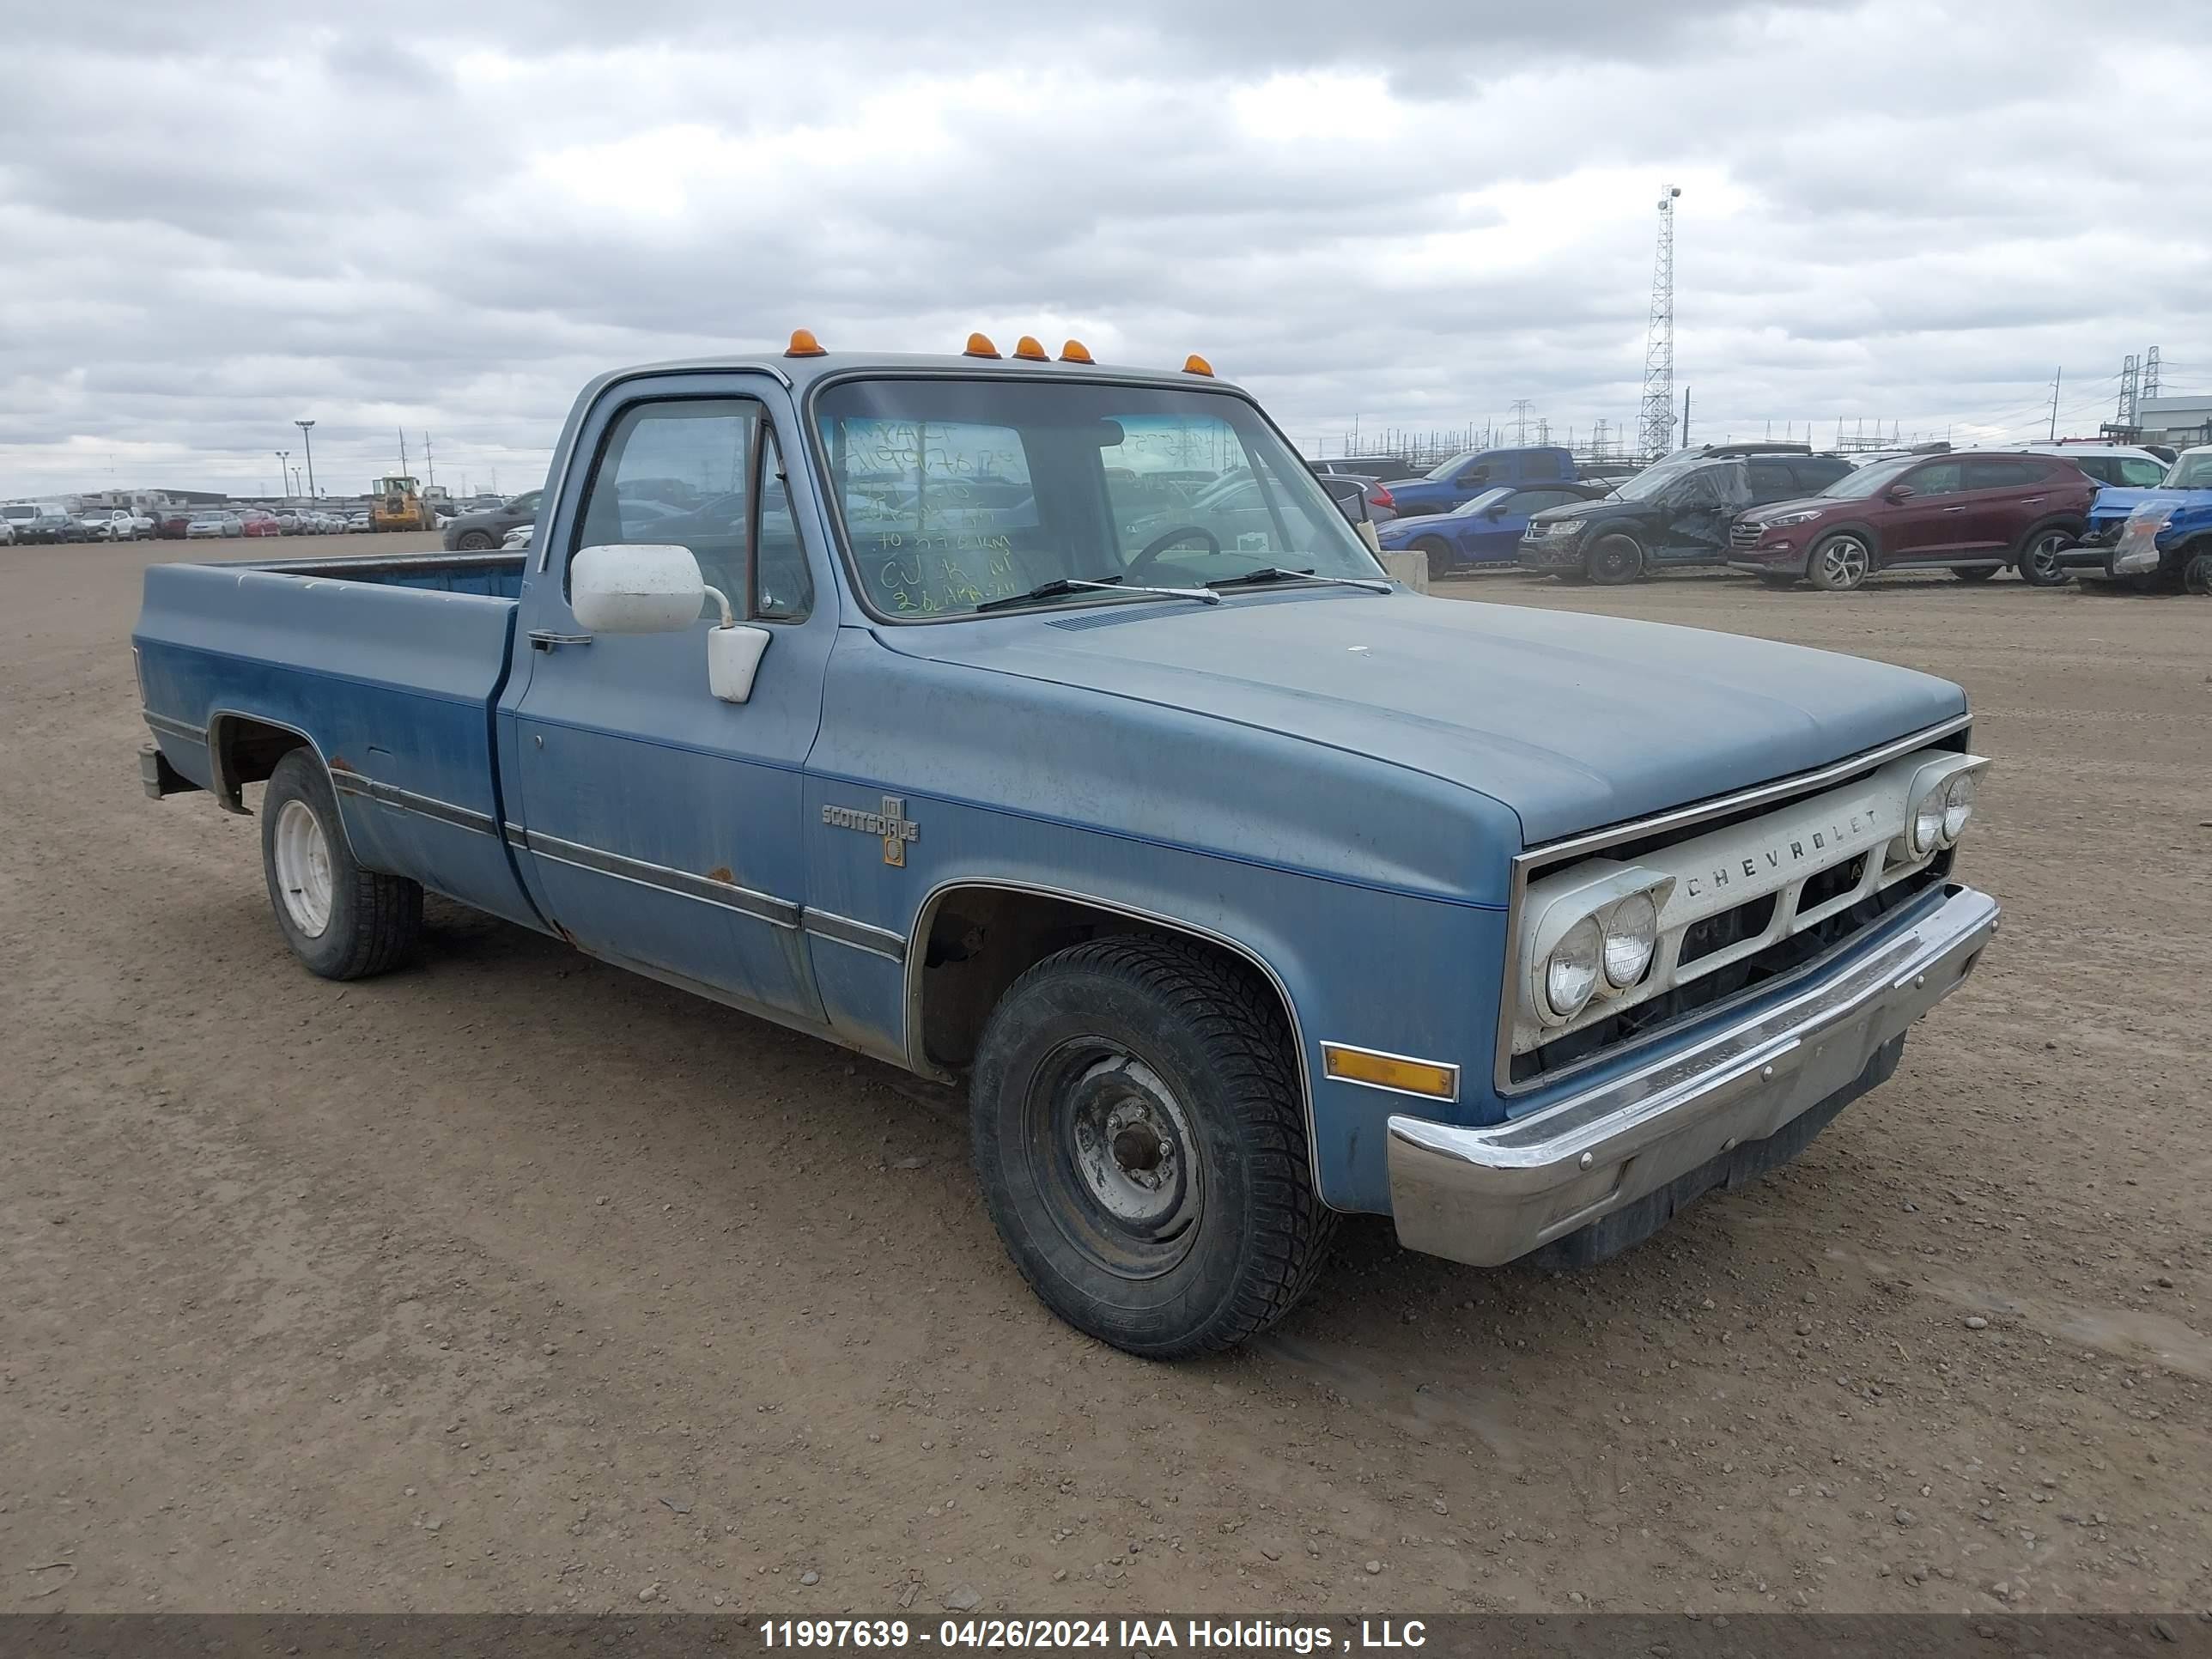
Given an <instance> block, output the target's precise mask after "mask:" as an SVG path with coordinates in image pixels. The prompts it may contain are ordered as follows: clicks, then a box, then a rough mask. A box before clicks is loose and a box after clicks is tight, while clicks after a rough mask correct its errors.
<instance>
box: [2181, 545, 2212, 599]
mask: <svg viewBox="0 0 2212 1659" xmlns="http://www.w3.org/2000/svg"><path fill="white" fill-rule="evenodd" d="M2181 591H2182V592H2185V593H2189V594H2193V595H2195V596H2196V597H2197V598H2198V599H2206V598H2212V547H2207V548H2199V549H2197V550H2194V551H2192V552H2191V553H2190V554H2188V555H2187V556H2185V558H2184V559H2183V560H2182V562H2181Z"/></svg>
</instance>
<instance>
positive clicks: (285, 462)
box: [276, 449, 292, 495]
mask: <svg viewBox="0 0 2212 1659" xmlns="http://www.w3.org/2000/svg"><path fill="white" fill-rule="evenodd" d="M291 482H292V452H291V451H290V450H289V449H280V450H277V451H276V489H277V492H278V493H279V494H280V495H281V494H282V493H283V491H284V490H285V489H288V488H289V486H290V484H291Z"/></svg>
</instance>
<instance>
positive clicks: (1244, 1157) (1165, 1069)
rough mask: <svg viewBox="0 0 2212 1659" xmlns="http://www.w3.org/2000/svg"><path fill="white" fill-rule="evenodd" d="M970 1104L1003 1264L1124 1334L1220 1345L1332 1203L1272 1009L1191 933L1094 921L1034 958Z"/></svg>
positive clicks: (1323, 1242)
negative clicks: (1167, 935)
mask: <svg viewBox="0 0 2212 1659" xmlns="http://www.w3.org/2000/svg"><path fill="white" fill-rule="evenodd" d="M969 1110H970V1122H971V1127H972V1133H973V1139H974V1146H975V1170H976V1174H977V1176H978V1178H979V1179H980V1181H981V1185H982V1188H983V1197H984V1200H985V1202H986V1203H987V1205H988V1206H989V1207H990V1212H991V1218H992V1220H993V1221H994V1223H995V1224H996V1225H997V1226H998V1229H999V1236H1000V1238H1001V1239H1003V1240H1004V1241H1005V1243H1006V1249H1007V1252H1008V1253H1009V1254H1010V1255H1012V1257H1013V1259H1014V1265H1015V1266H1016V1267H1018V1268H1019V1269H1020V1270H1021V1273H1022V1276H1023V1277H1024V1279H1027V1280H1028V1281H1029V1283H1030V1288H1031V1289H1032V1290H1034V1291H1036V1294H1037V1296H1038V1297H1039V1299H1040V1300H1042V1302H1043V1303H1044V1304H1045V1305H1046V1306H1047V1307H1048V1308H1049V1309H1051V1310H1052V1311H1053V1312H1054V1313H1055V1314H1057V1315H1058V1316H1060V1318H1061V1319H1063V1320H1065V1321H1066V1322H1067V1323H1069V1324H1070V1325H1073V1327H1075V1328H1076V1329H1078V1330H1079V1331H1082V1332H1084V1333H1085V1334H1088V1335H1091V1336H1095V1337H1097V1339H1098V1340H1100V1341H1102V1342H1106V1343H1109V1344H1111V1345H1112V1346H1115V1347H1117V1348H1121V1349H1122V1350H1124V1351H1126V1352H1130V1353H1133V1354H1139V1355H1141V1356H1144V1357H1146V1358H1154V1359H1175V1358H1182V1357H1183V1356H1185V1355H1188V1354H1194V1353H1203V1352H1211V1351H1214V1350H1218V1349H1223V1348H1229V1347H1233V1346H1236V1345H1237V1343H1240V1342H1242V1341H1243V1340H1246V1339H1247V1338H1249V1337H1251V1336H1253V1335H1255V1334H1257V1333H1259V1332H1261V1331H1262V1330H1265V1329H1266V1328H1267V1327H1268V1326H1270V1325H1272V1324H1273V1323H1274V1322H1275V1321H1277V1320H1278V1319H1280V1318H1281V1317H1282V1316H1284V1315H1285V1313H1287V1312H1289V1311H1290V1310H1291V1307H1292V1306H1293V1305H1294V1304H1296V1303H1297V1300H1298V1298H1299V1297H1301V1296H1303V1295H1304V1293H1305V1291H1306V1289H1307V1287H1308V1285H1310V1284H1311V1283H1312V1281H1313V1279H1314V1276H1315V1274H1316V1273H1317V1272H1318V1270H1319V1268H1320V1267H1321V1264H1322V1258H1323V1257H1324V1255H1326V1253H1327V1247H1328V1240H1329V1237H1330V1235H1331V1234H1332V1233H1333V1232H1334V1224H1335V1217H1334V1214H1333V1213H1332V1212H1329V1211H1328V1209H1327V1208H1325V1207H1324V1206H1322V1202H1321V1200H1320V1198H1319V1197H1318V1196H1317V1195H1316V1193H1315V1190H1314V1182H1313V1171H1312V1168H1311V1165H1310V1163H1309V1161H1308V1156H1307V1140H1306V1123H1305V1114H1304V1106H1303V1103H1302V1102H1301V1100H1300V1098H1299V1094H1298V1085H1297V1059H1296V1054H1295V1050H1294V1048H1293V1047H1292V1043H1291V1035H1290V1032H1289V1030H1287V1028H1286V1027H1285V1023H1284V1020H1283V1016H1282V1012H1281V1011H1280V1009H1279V1007H1278V1006H1276V1004H1275V1002H1274V1000H1273V997H1272V996H1271V995H1269V994H1268V993H1267V990H1266V988H1265V987H1263V986H1262V985H1261V984H1260V983H1259V982H1258V981H1256V980H1255V979H1253V978H1252V977H1251V976H1250V975H1248V974H1246V973H1244V972H1243V970H1242V969H1238V968H1237V967H1236V966H1234V965H1233V964H1231V963H1224V962H1223V961H1221V960H1220V959H1218V958H1217V957H1213V956H1212V955H1210V954H1208V953H1206V952H1205V951H1201V950H1200V949H1197V948H1195V947H1194V946H1192V945H1187V944H1184V943H1182V942H1181V941H1178V940H1173V939H1153V938H1143V937H1118V938H1109V939H1092V940H1090V941H1088V942H1087V943H1085V944H1081V945H1073V946H1070V947H1069V948H1068V949H1066V950H1065V951H1060V953H1058V954H1057V955H1055V956H1052V957H1047V958H1046V959H1045V960H1044V961H1043V962H1041V963H1038V964H1037V965H1036V966H1035V967H1034V968H1031V969H1030V970H1029V971H1028V972H1027V973H1025V974H1024V975H1022V976H1021V978H1020V979H1018V980H1017V981H1015V982H1014V984H1013V986H1012V988H1010V989H1009V990H1008V991H1007V992H1006V995H1005V996H1004V997H1003V998H1001V999H1000V1002H999V1005H998V1006H997V1007H996V1008H995V1009H994V1010H993V1011H992V1013H991V1017H990V1019H989V1021H988V1022H987V1024H985V1026H984V1029H983V1036H982V1040H981V1043H980V1044H979V1046H978V1048H977V1050H976V1054H975V1074H974V1078H973V1080H972V1084H971V1088H970V1108H969Z"/></svg>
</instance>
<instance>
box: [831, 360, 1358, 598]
mask: <svg viewBox="0 0 2212 1659" xmlns="http://www.w3.org/2000/svg"><path fill="white" fill-rule="evenodd" d="M815 419H816V421H817V426H818V429H819V432H820V436H821V441H822V447H823V453H824V455H825V456H826V458H827V460H828V464H829V471H830V473H831V474H832V476H833V477H834V479H835V483H834V484H833V485H832V488H831V491H830V493H831V495H833V496H834V497H835V498H836V501H838V503H839V505H840V507H841V513H840V515H839V516H840V517H841V519H842V530H843V532H844V539H845V546H846V551H847V553H848V556H849V557H850V559H851V562H852V566H853V569H854V574H855V575H856V576H857V578H858V580H859V582H860V591H861V592H862V594H863V595H864V596H865V597H866V599H867V601H868V603H869V605H870V606H871V607H872V609H874V610H875V611H878V612H879V613H881V614H882V615H884V616H886V617H893V618H899V617H904V618H908V619H911V620H915V621H924V620H927V619H930V618H933V617H947V616H960V615H964V614H968V613H970V612H972V611H975V608H976V607H977V606H978V605H985V604H987V603H989V602H990V601H991V600H994V599H1007V598H1011V597H1012V596H1013V595H1015V594H1019V593H1026V592H1029V591H1030V589H1032V588H1034V587H1037V586H1042V584H1044V583H1047V582H1051V581H1062V580H1066V581H1083V582H1109V583H1111V582H1123V581H1126V582H1127V583H1129V584H1130V585H1131V586H1138V585H1149V586H1155V587H1178V586H1198V585H1200V584H1202V583H1206V582H1212V581H1220V580H1225V579H1226V578H1229V577H1233V576H1240V575H1243V574H1246V573H1247V572H1249V571H1253V570H1259V569H1262V568H1267V567H1268V566H1271V565H1279V566H1282V567H1284V568H1288V569H1293V570H1310V571H1312V572H1314V573H1316V574H1320V575H1324V576H1358V577H1364V578H1367V579H1369V580H1373V579H1376V578H1377V577H1379V576H1380V575H1381V574H1382V572H1381V571H1380V569H1378V568H1377V567H1376V562H1375V560H1374V559H1373V558H1372V557H1371V556H1370V555H1369V553H1368V551H1367V549H1366V546H1365V544H1363V543H1362V542H1361V541H1360V540H1359V538H1358V537H1357V536H1356V535H1354V534H1353V533H1352V528H1351V526H1349V525H1347V524H1346V522H1345V520H1344V515H1343V514H1342V513H1340V512H1339V511H1338V510H1337V507H1336V504H1335V503H1334V501H1331V500H1330V499H1329V497H1328V493H1327V492H1326V491H1324V490H1323V489H1322V487H1321V485H1320V483H1318V482H1317V481H1316V479H1315V478H1314V476H1313V475H1312V473H1310V471H1307V470H1306V465H1305V463H1304V461H1303V460H1301V459H1299V457H1298V455H1297V453H1296V452H1295V451H1294V450H1292V449H1291V447H1290V446H1289V445H1288V444H1287V443H1285V441H1283V440H1282V439H1281V438H1280V437H1279V436H1278V435H1277V434H1276V432H1275V430H1274V428H1272V427H1270V426H1269V425H1268V424H1267V422H1266V421H1265V420H1264V419H1262V418H1261V416H1260V414H1259V412H1258V411H1257V410H1255V409H1254V408H1253V407H1252V405H1251V404H1249V403H1247V402H1245V401H1244V399H1243V398H1239V397H1237V396H1235V395H1233V394H1231V393H1229V392H1200V391H1196V390H1190V391H1186V390H1184V389H1182V388H1181V387H1168V386H1159V387H1152V386H1103V385H1091V384H1086V383H1084V382H1080V381H1072V380H1061V381H1034V382H1029V383H1024V382H1021V381H1018V380H920V379H916V380H848V381H843V382H841V383H839V384H837V385H835V386H829V387H827V388H825V389H824V390H823V392H822V393H821V394H820V396H819V397H818V398H817V399H816V402H815ZM1117 597H1118V596H1117V595H1115V594H1112V593H1108V592H1099V591H1097V590H1096V589H1079V590H1077V591H1076V592H1073V593H1072V594H1066V595H1056V596H1052V602H1054V603H1058V604H1063V605H1065V604H1082V603H1110V602H1111V601H1113V600H1114V599H1116V598H1117Z"/></svg>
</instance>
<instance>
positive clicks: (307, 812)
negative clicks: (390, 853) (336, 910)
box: [276, 800, 331, 939]
mask: <svg viewBox="0 0 2212 1659" xmlns="http://www.w3.org/2000/svg"><path fill="white" fill-rule="evenodd" d="M276 884H277V889H278V890H279V891H280V892H281V893H282V894H283V899H284V908H285V911H286V913H287V914H289V915H290V916H291V918H292V925H293V926H294V927H297V928H298V929H299V930H300V931H301V933H304V934H306V935H307V937H308V938H309V939H320V938H321V937H322V936H323V934H324V933H325V931H326V930H327V929H328V928H329V927H330V925H331V843H330V838H329V837H328V836H325V835H324V833H323V823H322V820H321V819H320V818H318V817H316V816H315V813H314V809H313V807H311V806H309V805H307V802H305V801H303V800H288V801H286V802H285V803H284V805H283V807H282V808H281V809H280V810H279V811H278V812H277V814H276Z"/></svg>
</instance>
